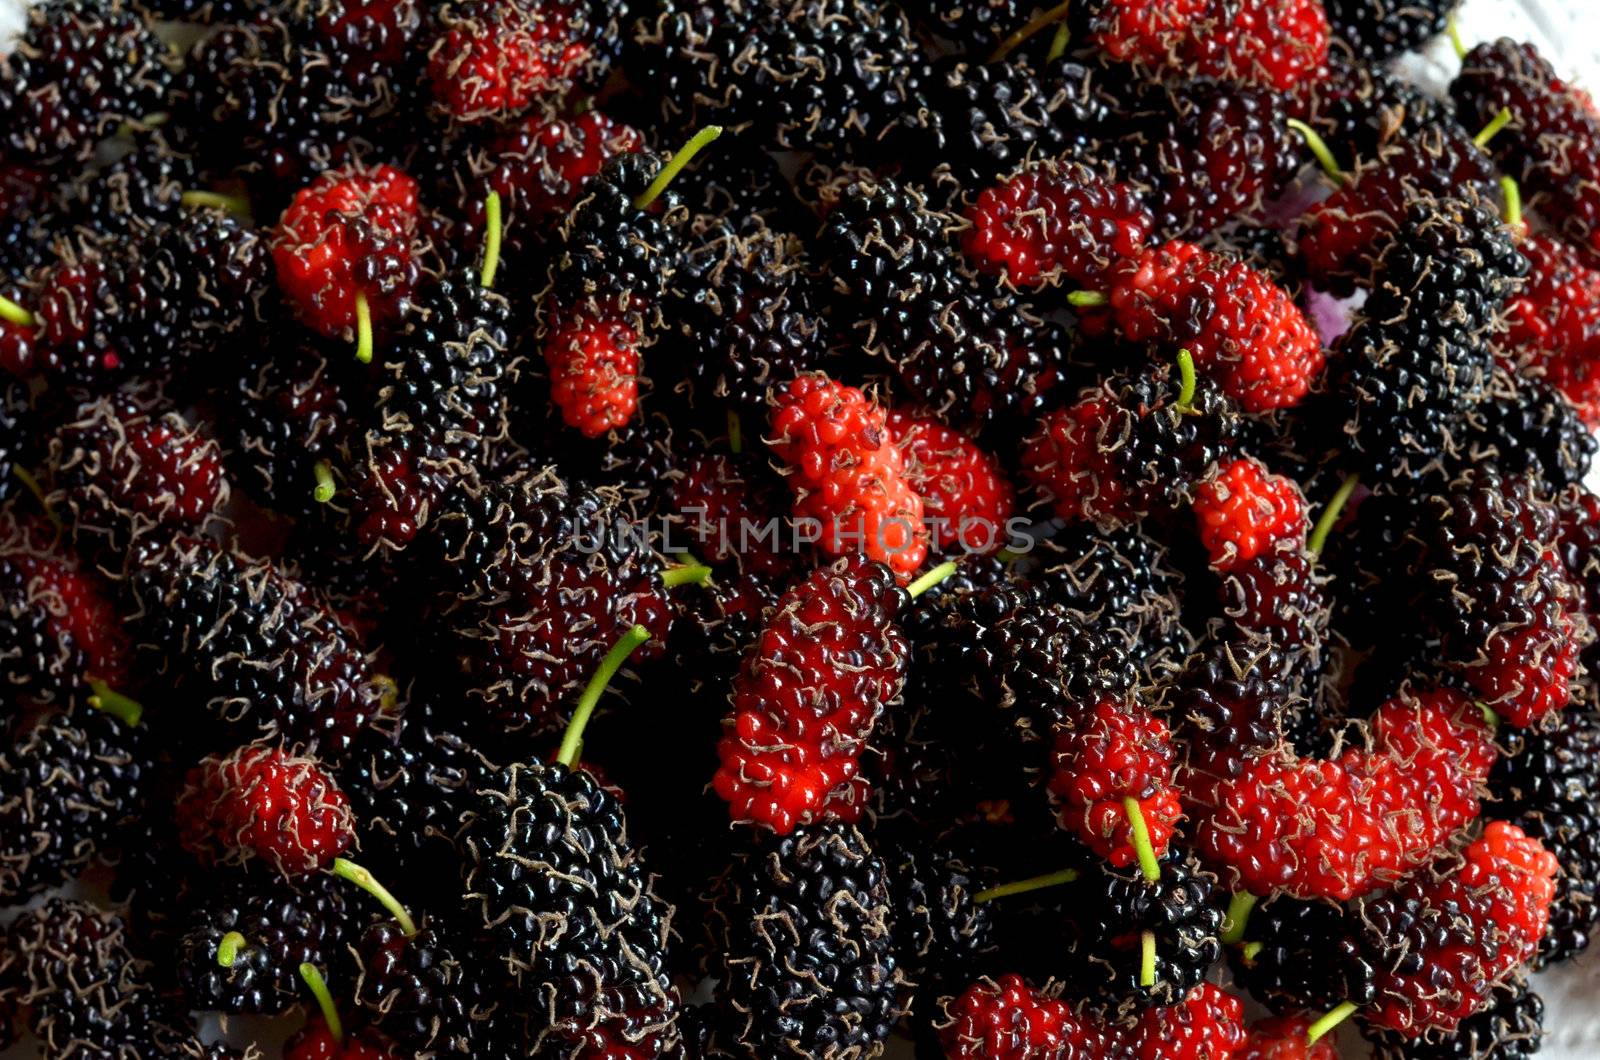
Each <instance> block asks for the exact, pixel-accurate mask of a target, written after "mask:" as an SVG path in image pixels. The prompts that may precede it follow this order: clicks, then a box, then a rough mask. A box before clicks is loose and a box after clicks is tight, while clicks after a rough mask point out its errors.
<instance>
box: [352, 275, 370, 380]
mask: <svg viewBox="0 0 1600 1060" xmlns="http://www.w3.org/2000/svg"><path fill="white" fill-rule="evenodd" d="M356 360H358V361H360V362H361V363H362V364H371V363H372V307H371V306H369V305H367V292H365V291H357V292H356Z"/></svg>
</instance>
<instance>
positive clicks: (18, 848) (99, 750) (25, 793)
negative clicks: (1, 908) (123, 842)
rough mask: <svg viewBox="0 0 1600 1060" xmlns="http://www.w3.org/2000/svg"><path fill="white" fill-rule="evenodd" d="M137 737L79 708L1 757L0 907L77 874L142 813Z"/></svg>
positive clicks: (144, 758)
mask: <svg viewBox="0 0 1600 1060" xmlns="http://www.w3.org/2000/svg"><path fill="white" fill-rule="evenodd" d="M148 756H149V752H148V750H147V749H146V748H145V747H144V743H143V733H142V732H141V731H139V730H137V729H129V728H127V727H126V726H124V725H123V724H122V723H121V722H120V721H117V720H116V719H115V718H112V717H110V716H109V715H106V714H102V713H100V712H99V711H96V710H93V709H90V708H87V707H77V708H75V709H74V710H73V711H71V712H70V713H56V714H51V715H49V716H48V717H46V718H44V719H43V720H42V721H40V722H39V723H37V724H36V725H34V727H33V728H31V729H29V730H28V731H27V732H25V733H24V734H23V735H22V736H21V737H20V738H19V739H18V740H17V741H16V742H15V743H14V744H8V745H7V746H6V747H5V748H4V749H3V750H0V902H4V903H5V904H7V905H17V904H20V903H22V902H24V901H26V900H27V899H28V898H30V897H32V896H33V895H34V894H36V893H38V892H39V891H42V890H45V889H46V888H49V887H55V886H57V885H58V884H60V883H62V882H63V881H64V880H66V879H68V878H70V877H71V876H74V875H76V874H77V873H78V872H80V871H82V870H83V869H84V868H85V867H86V866H87V865H89V863H90V862H91V861H93V860H94V858H95V856H96V854H97V853H98V852H99V851H100V849H101V848H102V847H108V846H110V845H111V844H112V843H113V842H114V841H116V840H117V838H118V837H119V836H120V835H121V833H122V832H123V831H124V830H125V829H127V828H128V826H129V825H130V824H132V823H133V822H134V821H136V820H137V817H138V815H139V813H140V812H141V810H142V809H143V805H142V799H143V796H144V795H145V793H146V790H147V787H148V785H149V783H150V772H151V763H150V761H149V757H148Z"/></svg>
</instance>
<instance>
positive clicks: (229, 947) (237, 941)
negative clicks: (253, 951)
mask: <svg viewBox="0 0 1600 1060" xmlns="http://www.w3.org/2000/svg"><path fill="white" fill-rule="evenodd" d="M243 949H244V936H243V935H241V934H239V933H238V932H237V931H230V932H228V933H227V934H226V935H224V936H222V941H221V942H219V943H217V963H218V964H219V965H221V966H222V967H224V968H232V967H233V962H234V961H236V960H238V959H239V952H240V951H241V950H243Z"/></svg>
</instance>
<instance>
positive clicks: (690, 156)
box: [633, 125, 722, 210]
mask: <svg viewBox="0 0 1600 1060" xmlns="http://www.w3.org/2000/svg"><path fill="white" fill-rule="evenodd" d="M721 135H722V126H720V125H707V126H706V127H705V128H704V129H701V130H700V131H699V132H697V133H695V134H694V135H693V136H691V137H690V138H689V142H688V143H686V144H684V145H683V146H682V147H680V148H679V149H678V153H677V154H675V155H673V156H672V157H671V158H669V159H668V160H667V164H666V165H664V166H662V167H661V172H659V173H657V174H656V179H654V180H652V181H651V182H650V186H649V187H648V188H646V189H644V193H643V194H642V195H640V196H639V197H638V198H637V199H635V200H633V205H634V208H635V209H639V210H643V209H646V208H647V207H648V206H649V205H650V204H651V203H653V202H655V201H656V199H657V198H658V197H659V196H660V195H661V193H662V192H664V191H666V190H667V185H668V184H671V183H672V178H673V177H676V176H677V175H678V174H679V173H681V172H682V171H683V167H684V166H686V165H688V164H689V163H690V162H692V161H694V156H695V155H697V154H699V153H700V149H701V148H703V147H705V145H706V144H708V143H710V142H711V141H712V140H715V139H716V138H717V137H719V136H721Z"/></svg>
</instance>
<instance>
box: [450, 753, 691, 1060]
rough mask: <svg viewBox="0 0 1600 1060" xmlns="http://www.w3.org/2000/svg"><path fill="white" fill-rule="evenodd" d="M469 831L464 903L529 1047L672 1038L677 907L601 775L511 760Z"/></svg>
mask: <svg viewBox="0 0 1600 1060" xmlns="http://www.w3.org/2000/svg"><path fill="white" fill-rule="evenodd" d="M475 801H476V805H475V816H473V817H472V818H471V821H470V824H469V825H468V828H467V830H466V832H465V833H464V835H463V843H464V846H465V849H466V851H467V857H468V866H467V871H466V873H465V875H464V877H463V880H464V892H465V894H464V904H465V906H466V909H467V911H468V915H469V916H470V917H471V918H472V921H473V922H474V927H475V928H477V929H479V930H481V931H482V932H484V933H486V934H487V936H488V938H489V940H490V943H489V947H488V960H489V961H490V962H491V963H492V964H493V965H494V966H495V969H496V971H497V972H498V973H500V974H501V975H502V976H504V977H505V978H507V979H510V980H513V981H514V982H515V984H516V987H517V995H516V996H517V1000H518V1003H519V1005H520V1006H521V1007H522V1009H523V1010H525V1011H526V1012H527V1014H528V1017H529V1023H530V1028H529V1045H530V1047H531V1048H532V1050H533V1051H534V1052H538V1051H540V1050H541V1049H548V1050H550V1051H551V1052H552V1053H553V1054H554V1055H561V1053H562V1052H563V1051H564V1050H568V1049H574V1046H575V1043H576V1042H578V1041H581V1040H583V1039H584V1037H585V1035H586V1034H588V1033H589V1032H591V1031H594V1030H608V1031H612V1032H619V1031H627V1032H628V1033H631V1034H633V1035H634V1036H635V1040H637V1041H644V1040H646V1039H649V1040H650V1041H651V1042H653V1043H654V1046H653V1049H652V1050H651V1051H647V1052H645V1054H644V1055H645V1058H646V1060H653V1058H654V1057H655V1056H656V1055H657V1052H656V1050H659V1051H660V1052H663V1053H665V1052H669V1051H670V1049H671V1048H672V1047H673V1045H674V1044H675V1041H674V1039H675V1038H676V1029H675V1017H676V1013H677V1007H678V1000H677V994H676V991H675V990H674V988H673V986H672V984H671V980H670V978H669V976H668V974H667V971H666V949H667V940H668V937H669V931H670V929H669V921H670V918H671V915H672V907H671V906H670V905H668V904H667V903H665V902H662V901H661V900H659V899H658V898H656V897H655V895H654V893H653V892H652V889H651V878H650V875H649V873H648V872H647V871H646V869H645V866H644V863H643V861H642V860H641V858H640V857H639V854H638V851H637V850H636V849H635V848H634V847H633V845H632V844H631V843H630V842H629V839H628V833H627V826H626V823H625V821H624V818H623V813H622V806H621V804H620V803H619V802H618V801H617V798H616V796H614V795H613V794H612V793H611V792H609V791H607V790H606V789H605V788H603V787H601V785H600V783H599V781H597V780H596V779H595V778H594V776H593V775H592V774H590V773H589V772H587V771H585V770H582V769H577V770H573V769H568V768H567V767H566V766H563V765H560V764H545V763H542V762H536V763H534V764H532V765H523V764H521V763H514V764H512V765H511V766H509V767H507V768H506V769H504V770H501V771H500V772H499V773H498V774H497V775H496V776H494V777H492V778H491V779H490V780H489V781H487V782H486V783H485V786H484V787H483V788H482V789H481V790H480V791H479V792H478V796H477V799H476V800H475Z"/></svg>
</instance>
